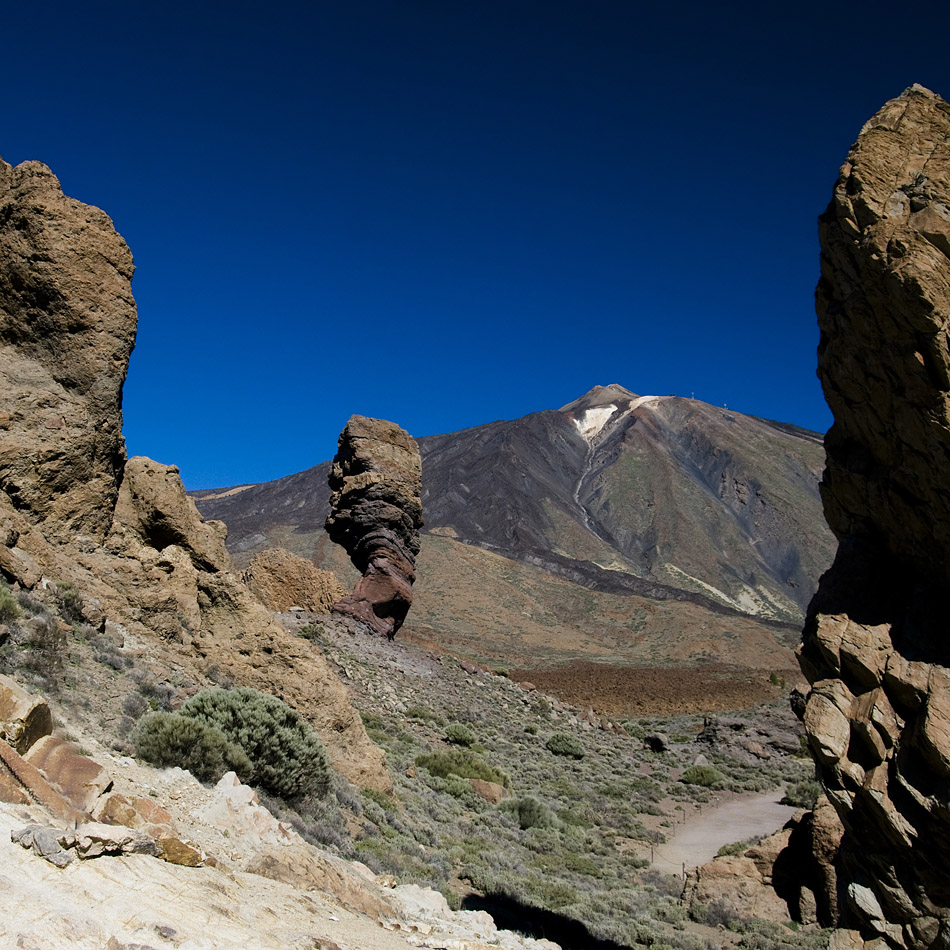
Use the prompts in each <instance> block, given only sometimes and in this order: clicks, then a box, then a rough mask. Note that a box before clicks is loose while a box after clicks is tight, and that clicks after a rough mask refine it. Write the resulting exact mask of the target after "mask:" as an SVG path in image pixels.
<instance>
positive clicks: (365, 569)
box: [326, 416, 422, 639]
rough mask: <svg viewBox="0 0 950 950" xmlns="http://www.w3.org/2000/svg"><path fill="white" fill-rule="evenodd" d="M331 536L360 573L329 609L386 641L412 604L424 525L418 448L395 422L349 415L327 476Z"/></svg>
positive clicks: (394, 633)
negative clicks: (359, 624) (348, 590)
mask: <svg viewBox="0 0 950 950" xmlns="http://www.w3.org/2000/svg"><path fill="white" fill-rule="evenodd" d="M329 482H330V491H331V495H330V515H329V517H328V518H327V522H326V528H327V532H328V533H329V535H330V538H331V539H332V540H333V541H335V542H336V543H337V544H340V545H342V546H343V547H344V548H345V549H346V552H347V554H349V556H350V560H351V561H352V562H353V564H354V565H355V567H356V569H357V570H358V571H360V573H361V574H362V575H363V576H362V578H361V579H360V580H359V582H358V583H357V585H356V587H355V589H354V590H353V593H352V594H350V595H349V596H347V597H344V598H343V599H342V600H341V601H339V602H338V603H337V604H335V605H334V607H333V610H334V611H335V612H336V613H341V614H346V615H348V616H350V617H354V618H355V619H357V620H360V621H362V622H363V623H365V624H367V625H368V626H369V627H371V628H372V629H373V630H374V631H376V632H377V633H384V634H386V636H388V637H389V638H390V639H392V638H393V637H394V636H395V635H396V631H397V630H398V629H399V628H400V627H401V626H402V623H403V621H404V620H405V619H406V613H407V612H408V610H409V607H410V605H411V604H412V585H413V582H414V581H415V579H416V575H415V563H416V555H417V554H418V553H419V528H420V527H421V526H422V501H421V497H420V496H421V493H422V459H421V457H420V455H419V447H418V445H416V442H415V439H413V438H412V437H411V436H410V435H409V434H408V433H407V432H406V431H405V430H404V429H401V428H400V427H399V426H397V425H396V424H395V423H392V422H386V421H385V420H382V419H369V418H367V417H366V416H352V417H351V418H350V421H349V422H347V424H346V428H344V430H343V432H342V433H341V434H340V441H339V447H338V449H337V454H336V457H335V458H334V460H333V467H332V469H331V470H330V478H329Z"/></svg>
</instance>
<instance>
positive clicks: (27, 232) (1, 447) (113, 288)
mask: <svg viewBox="0 0 950 950" xmlns="http://www.w3.org/2000/svg"><path fill="white" fill-rule="evenodd" d="M0 260H2V261H3V266H2V267H0V489H2V490H3V491H5V492H6V493H7V495H9V496H10V498H11V499H12V500H13V501H14V504H15V505H16V507H17V508H18V509H20V510H26V511H29V512H30V513H32V514H33V515H34V516H35V518H36V519H38V520H39V521H40V523H42V525H43V527H44V531H45V533H46V534H47V536H49V537H51V538H55V539H59V540H62V539H68V538H70V537H72V536H74V535H75V534H77V533H78V534H85V535H89V536H91V537H94V538H96V539H97V540H101V539H102V537H103V536H104V535H105V532H106V530H107V529H108V527H109V523H110V521H111V518H112V507H113V504H114V502H115V497H116V493H117V492H118V487H119V480H120V478H121V473H122V466H123V463H124V462H125V443H124V441H123V439H122V384H123V383H124V381H125V375H126V371H127V369H128V362H129V354H130V353H131V352H132V345H133V343H134V341H135V327H136V314H135V301H134V300H133V298H132V289H131V280H132V271H133V265H132V254H131V252H130V251H129V248H128V245H127V244H126V243H125V241H124V240H123V239H122V238H121V237H120V236H119V235H118V234H117V233H116V231H115V228H114V227H113V226H112V221H111V220H110V219H109V217H108V216H107V215H106V214H105V213H104V212H102V211H100V210H99V209H98V208H93V207H90V206H89V205H84V204H82V203H81V202H79V201H75V200H74V199H72V198H67V197H66V196H65V195H63V192H62V190H61V188H60V184H59V181H58V180H57V178H56V177H55V176H54V175H53V173H52V172H51V171H50V170H49V169H48V168H47V167H46V166H45V165H42V164H40V163H39V162H24V163H23V164H21V165H18V166H16V167H15V168H11V166H9V165H7V164H6V163H5V162H3V161H2V160H0Z"/></svg>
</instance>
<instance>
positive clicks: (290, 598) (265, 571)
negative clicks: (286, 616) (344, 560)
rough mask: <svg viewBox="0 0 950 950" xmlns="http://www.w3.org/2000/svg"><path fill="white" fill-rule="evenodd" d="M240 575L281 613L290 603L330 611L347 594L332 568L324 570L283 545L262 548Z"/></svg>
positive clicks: (288, 607)
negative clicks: (280, 546)
mask: <svg viewBox="0 0 950 950" xmlns="http://www.w3.org/2000/svg"><path fill="white" fill-rule="evenodd" d="M241 578H242V580H243V581H244V583H245V584H247V586H248V587H249V588H250V589H251V591H252V592H253V593H254V594H255V595H256V596H257V597H258V599H259V600H260V602H261V603H262V604H264V606H265V607H269V608H270V609H271V610H275V611H277V612H278V613H283V612H284V611H285V610H290V608H291V607H299V608H301V609H302V610H311V611H314V612H316V613H329V612H330V609H331V608H332V607H333V605H334V604H335V603H337V602H338V601H339V600H341V599H342V598H343V597H345V596H346V590H345V589H344V587H343V585H342V584H341V583H340V582H339V580H337V576H336V574H334V573H333V572H332V571H321V570H320V569H319V568H317V567H314V565H313V564H312V563H311V562H310V561H308V560H306V559H305V558H302V557H299V556H298V555H296V554H291V552H290V551H284V550H282V549H281V548H269V549H268V550H266V551H261V553H260V554H258V555H256V556H255V557H254V559H253V560H252V561H251V563H250V564H248V566H247V569H246V570H245V571H244V573H243V574H242V575H241Z"/></svg>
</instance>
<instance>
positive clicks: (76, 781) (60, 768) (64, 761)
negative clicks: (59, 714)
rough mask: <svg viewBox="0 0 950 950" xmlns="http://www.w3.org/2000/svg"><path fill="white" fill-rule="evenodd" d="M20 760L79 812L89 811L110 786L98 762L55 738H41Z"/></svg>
mask: <svg viewBox="0 0 950 950" xmlns="http://www.w3.org/2000/svg"><path fill="white" fill-rule="evenodd" d="M23 758H25V759H26V761H27V762H29V763H30V764H31V765H35V766H36V767H37V768H38V769H40V770H41V771H42V772H43V774H44V775H45V776H46V778H47V779H49V781H50V782H51V783H52V784H53V785H54V786H55V787H56V788H57V789H59V791H60V792H62V794H63V797H64V798H65V799H66V800H67V801H68V802H70V803H71V804H72V805H73V806H74V807H75V808H76V809H77V810H78V811H82V812H88V811H91V810H92V808H93V806H94V805H95V803H96V801H97V799H98V798H99V797H100V796H101V795H102V794H104V793H105V792H106V791H107V790H108V789H109V788H111V786H112V777H111V776H110V775H109V773H108V772H106V770H105V769H104V768H103V767H102V766H101V765H100V764H99V763H98V762H96V761H95V760H93V759H90V758H89V757H88V756H85V755H80V754H79V752H77V751H76V747H75V746H74V745H73V744H72V743H71V742H67V741H66V740H65V739H58V738H57V737H56V736H44V737H43V738H42V739H40V740H39V742H37V743H36V744H35V745H33V746H32V747H31V748H30V750H29V751H28V752H27V753H26V754H25V755H24V756H23Z"/></svg>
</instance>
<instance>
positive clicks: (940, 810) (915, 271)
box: [800, 86, 950, 948]
mask: <svg viewBox="0 0 950 950" xmlns="http://www.w3.org/2000/svg"><path fill="white" fill-rule="evenodd" d="M820 234H821V244H822V255H821V280H820V282H819V285H818V290H817V309H818V318H819V325H820V327H821V343H820V347H819V376H820V377H821V381H822V385H823V387H824V391H825V396H826V398H827V400H828V404H829V406H830V407H831V409H832V411H833V413H834V417H835V421H834V425H833V426H832V428H831V430H830V431H829V432H828V435H827V438H826V439H825V447H826V451H827V468H826V471H825V475H824V481H823V484H822V497H823V500H824V505H825V514H826V517H827V519H828V523H829V525H830V526H831V528H832V530H833V531H834V533H835V535H836V536H837V538H838V541H839V547H838V553H837V557H836V559H835V562H834V565H833V567H832V568H831V570H830V571H828V573H826V574H825V575H824V577H823V578H822V580H821V585H820V588H819V590H818V593H817V594H816V595H815V598H814V600H813V601H812V604H811V606H810V609H809V614H808V618H807V621H806V627H805V633H804V640H803V644H802V647H801V651H800V659H801V665H802V669H803V670H804V672H805V674H806V675H807V676H808V679H809V681H810V682H811V684H812V689H811V692H810V694H809V696H808V700H807V705H806V708H805V712H804V721H805V728H806V730H807V732H808V739H809V743H810V745H811V748H812V752H813V754H814V757H815V761H816V763H817V767H818V773H819V777H820V779H821V781H822V784H823V785H824V787H825V789H826V791H827V794H828V797H829V799H830V800H831V802H832V804H833V805H834V807H835V809H836V810H837V812H838V814H839V816H840V817H841V820H842V822H843V824H844V828H845V831H844V836H843V838H842V841H841V845H840V850H839V852H838V856H837V858H836V861H835V863H836V865H837V892H838V898H839V899H838V919H837V921H833V922H834V923H837V924H838V926H839V927H843V928H850V929H851V930H852V931H855V933H852V934H850V935H847V939H848V940H849V941H851V942H852V943H851V945H856V944H859V943H860V940H861V939H863V940H865V941H870V940H875V939H877V940H880V939H881V938H883V941H884V943H886V944H888V945H890V946H892V947H909V948H911V947H912V948H923V947H930V946H948V945H950V864H948V861H947V854H948V847H950V809H948V807H947V801H948V798H947V789H948V787H950V671H948V667H950V637H948V636H947V621H946V617H947V615H948V612H950V347H948V337H947V331H948V324H950V105H948V104H947V103H946V102H944V100H943V99H941V98H940V97H939V96H937V95H935V94H934V93H932V92H930V91H929V90H927V89H924V88H923V87H921V86H912V87H911V88H909V89H907V90H905V92H904V93H903V94H902V95H901V96H899V97H898V98H897V99H894V100H892V101H890V102H888V103H887V104H886V105H885V106H884V107H883V108H882V109H881V110H880V112H878V113H877V115H875V116H874V117H873V118H872V119H871V120H870V121H869V122H868V123H867V124H866V125H865V126H864V128H863V129H862V131H861V134H860V136H859V138H858V140H857V142H856V143H855V145H854V146H853V147H852V149H851V152H850V153H849V155H848V158H847V161H846V162H845V164H844V166H843V167H842V169H841V174H840V177H839V178H838V182H837V184H836V186H835V190H834V197H833V199H832V202H831V204H830V205H829V207H828V210H827V211H826V212H825V214H824V215H823V216H822V217H821V219H820ZM845 936H846V935H841V937H842V939H844V938H845ZM859 938H860V939H859ZM841 945H842V946H843V944H841ZM875 945H877V944H875ZM880 945H881V946H883V945H884V944H883V943H882V944H880Z"/></svg>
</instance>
